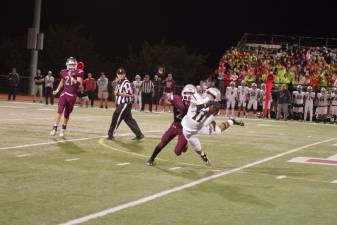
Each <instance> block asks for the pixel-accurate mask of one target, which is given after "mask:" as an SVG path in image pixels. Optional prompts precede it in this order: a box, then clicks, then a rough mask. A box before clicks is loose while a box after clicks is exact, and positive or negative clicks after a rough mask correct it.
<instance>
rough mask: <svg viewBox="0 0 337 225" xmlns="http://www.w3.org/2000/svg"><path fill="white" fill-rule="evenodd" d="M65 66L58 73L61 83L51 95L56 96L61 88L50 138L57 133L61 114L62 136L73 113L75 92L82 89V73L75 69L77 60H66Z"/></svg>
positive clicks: (71, 58)
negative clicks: (65, 67)
mask: <svg viewBox="0 0 337 225" xmlns="http://www.w3.org/2000/svg"><path fill="white" fill-rule="evenodd" d="M66 66H67V69H63V70H61V72H60V76H61V81H60V83H59V85H58V87H57V89H56V90H55V91H53V95H56V94H57V93H59V91H60V90H61V89H62V88H63V91H62V93H61V94H60V98H59V101H58V109H57V113H56V121H55V124H54V126H53V129H52V131H51V132H50V135H52V136H54V135H55V134H56V132H57V127H58V125H59V124H60V121H61V116H62V114H63V118H64V119H63V124H62V129H61V131H60V134H59V135H60V137H63V136H64V132H65V130H66V128H67V124H68V121H69V116H70V113H71V112H72V111H73V108H74V105H75V102H76V97H77V91H78V89H83V85H82V83H83V74H84V72H83V70H82V69H81V68H78V67H77V60H76V59H75V58H74V57H70V58H68V59H67V61H66Z"/></svg>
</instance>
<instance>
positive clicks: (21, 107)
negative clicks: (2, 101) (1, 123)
mask: <svg viewBox="0 0 337 225" xmlns="http://www.w3.org/2000/svg"><path fill="white" fill-rule="evenodd" d="M0 108H10V109H26V108H27V107H23V106H7V105H0Z"/></svg>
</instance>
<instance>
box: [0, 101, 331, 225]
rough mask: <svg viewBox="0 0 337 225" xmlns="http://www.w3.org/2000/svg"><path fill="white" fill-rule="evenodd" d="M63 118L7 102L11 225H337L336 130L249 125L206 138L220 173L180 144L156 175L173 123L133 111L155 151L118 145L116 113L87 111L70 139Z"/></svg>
mask: <svg viewBox="0 0 337 225" xmlns="http://www.w3.org/2000/svg"><path fill="white" fill-rule="evenodd" d="M55 109H56V108H55V107H52V106H45V105H42V104H32V103H28V102H26V103H23V102H22V103H20V102H16V103H13V102H7V101H1V102H0V115H1V118H0V139H1V142H0V224H1V225H19V224H20V225H21V224H22V225H46V224H48V225H49V224H67V225H70V224H88V225H89V224H91V225H93V224H107V225H108V224H109V225H154V224H156V225H173V224H178V225H201V224H209V225H336V224H337V213H336V212H337V211H336V210H337V144H336V143H337V126H336V125H325V124H311V123H300V122H293V121H290V122H283V121H269V120H253V119H246V120H245V122H246V126H245V127H238V126H235V127H232V128H230V129H229V130H227V131H226V132H224V133H223V134H222V135H221V136H200V140H201V143H202V146H203V149H204V150H205V152H206V153H207V155H208V157H209V158H210V160H211V161H212V166H211V167H206V166H205V165H204V164H203V162H202V161H201V159H200V158H199V156H197V154H195V153H194V152H193V150H192V149H191V148H189V149H188V151H187V152H186V153H184V154H182V155H181V156H179V157H177V156H175V154H174V145H175V140H174V141H173V142H172V143H171V144H170V145H168V146H167V147H166V148H165V149H164V150H163V151H162V152H161V154H160V155H159V158H158V160H157V161H156V162H157V164H156V166H154V167H149V166H146V165H145V162H146V160H147V158H148V156H149V155H150V154H151V153H152V151H153V149H154V147H155V146H156V145H157V143H158V142H159V140H160V137H161V135H162V133H163V131H165V130H166V128H167V127H168V126H169V124H170V123H171V121H172V114H170V113H148V112H143V113H140V112H136V111H133V115H134V117H135V118H136V120H137V122H138V124H139V126H140V127H141V129H142V131H143V132H144V134H145V139H144V140H142V141H132V140H131V138H133V137H134V135H133V134H132V133H131V131H130V130H129V128H128V127H127V126H126V125H125V123H122V125H121V127H120V128H119V129H118V131H117V134H116V140H114V141H107V140H105V139H104V137H105V135H106V133H107V129H108V127H109V125H110V122H111V116H112V113H113V110H112V109H108V110H106V109H99V108H88V109H87V108H75V110H74V112H73V114H72V117H71V121H70V123H69V125H68V128H67V133H66V138H65V139H61V138H60V137H58V136H55V137H50V136H49V132H50V129H51V126H52V125H53V123H54V117H55ZM222 120H225V118H224V117H218V118H217V121H219V122H220V121H222ZM303 157H307V158H303ZM289 161H291V162H289Z"/></svg>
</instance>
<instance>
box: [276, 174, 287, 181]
mask: <svg viewBox="0 0 337 225" xmlns="http://www.w3.org/2000/svg"><path fill="white" fill-rule="evenodd" d="M286 177H287V176H286V175H281V176H277V177H276V179H278V180H282V179H284V178H286Z"/></svg>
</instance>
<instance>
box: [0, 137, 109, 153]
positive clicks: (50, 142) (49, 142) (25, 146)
mask: <svg viewBox="0 0 337 225" xmlns="http://www.w3.org/2000/svg"><path fill="white" fill-rule="evenodd" d="M102 137H106V136H95V137H89V138H75V139H69V140H59V141H48V142H42V143H35V144H26V145H16V146H11V147H2V148H0V150H9V149H17V148H29V147H34V146H43V145H53V144H57V143H65V142H75V141H84V140H91V139H97V138H102Z"/></svg>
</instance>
